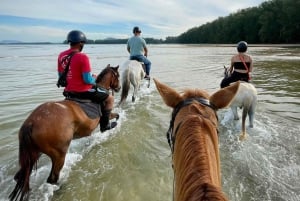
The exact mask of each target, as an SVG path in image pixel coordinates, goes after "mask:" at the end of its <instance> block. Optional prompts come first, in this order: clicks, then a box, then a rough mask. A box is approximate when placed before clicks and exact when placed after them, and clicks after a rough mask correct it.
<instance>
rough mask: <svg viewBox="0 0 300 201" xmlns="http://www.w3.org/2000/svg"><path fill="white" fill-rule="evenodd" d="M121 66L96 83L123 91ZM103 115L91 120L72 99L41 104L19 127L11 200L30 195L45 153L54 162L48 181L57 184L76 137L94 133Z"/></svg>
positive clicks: (107, 68)
mask: <svg viewBox="0 0 300 201" xmlns="http://www.w3.org/2000/svg"><path fill="white" fill-rule="evenodd" d="M118 68H119V66H117V67H110V65H108V66H107V67H106V68H105V69H104V70H103V71H102V72H101V73H100V74H99V75H98V76H97V78H96V85H97V86H101V87H104V88H106V89H112V90H114V91H116V92H117V91H119V90H120V82H119V71H118ZM99 120H100V118H95V119H90V118H89V117H88V116H87V115H86V113H85V112H84V111H83V110H82V109H81V107H80V106H79V104H78V103H77V102H75V101H71V100H62V101H56V102H46V103H44V104H41V105H40V106H38V107H37V108H36V109H35V110H34V111H33V112H32V113H31V114H30V115H29V117H28V118H27V119H26V120H25V122H24V123H23V125H22V127H21V128H20V130H19V165H20V169H19V171H18V172H17V173H16V175H15V177H14V179H15V181H16V182H17V184H16V186H15V188H14V190H13V191H12V193H11V194H10V195H9V198H10V200H11V201H12V200H18V198H19V200H27V199H28V198H29V190H30V188H29V179H30V174H31V172H32V169H33V168H35V169H37V161H38V159H39V157H40V155H41V154H42V153H44V154H46V155H48V156H49V157H50V159H51V161H52V168H51V172H50V175H49V177H48V179H47V182H48V183H50V184H54V183H57V181H58V179H59V173H60V171H61V169H62V167H63V165H64V162H65V157H66V154H67V151H68V148H69V145H70V142H71V140H72V139H75V138H81V137H86V136H89V135H91V133H92V131H93V130H94V129H95V128H96V127H97V125H98V124H99Z"/></svg>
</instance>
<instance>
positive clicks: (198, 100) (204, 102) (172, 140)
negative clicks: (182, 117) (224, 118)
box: [166, 97, 217, 153]
mask: <svg viewBox="0 0 300 201" xmlns="http://www.w3.org/2000/svg"><path fill="white" fill-rule="evenodd" d="M194 102H196V103H199V104H201V105H204V106H207V107H209V108H211V109H212V110H213V111H214V112H215V107H214V106H213V105H212V104H211V103H210V102H209V100H207V99H205V98H197V97H196V98H188V99H185V100H183V101H181V102H179V103H178V104H177V105H176V107H175V108H174V110H173V112H172V118H171V120H170V126H169V129H168V131H167V134H166V135H167V139H168V143H169V146H170V148H171V151H172V153H174V144H175V139H176V133H177V131H178V129H179V127H180V125H181V123H182V122H180V123H179V124H178V126H177V127H176V129H175V130H174V122H175V118H176V115H177V114H178V112H179V110H180V109H181V108H183V107H185V106H187V105H190V104H192V103H194ZM199 115H201V114H199ZM216 116H217V115H216Z"/></svg>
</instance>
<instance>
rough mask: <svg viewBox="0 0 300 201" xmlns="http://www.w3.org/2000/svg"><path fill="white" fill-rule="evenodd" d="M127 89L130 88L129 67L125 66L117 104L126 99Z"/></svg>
mask: <svg viewBox="0 0 300 201" xmlns="http://www.w3.org/2000/svg"><path fill="white" fill-rule="evenodd" d="M129 89H130V79H129V68H126V69H125V70H124V73H123V80H122V92H121V100H120V103H119V104H121V103H122V102H123V101H125V100H126V98H127V96H128V92H129Z"/></svg>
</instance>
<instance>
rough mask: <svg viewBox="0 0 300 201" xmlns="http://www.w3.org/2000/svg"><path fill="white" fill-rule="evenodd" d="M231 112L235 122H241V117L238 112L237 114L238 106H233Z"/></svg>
mask: <svg viewBox="0 0 300 201" xmlns="http://www.w3.org/2000/svg"><path fill="white" fill-rule="evenodd" d="M231 111H232V113H233V118H234V120H239V119H240V118H239V115H238V112H237V107H236V106H231Z"/></svg>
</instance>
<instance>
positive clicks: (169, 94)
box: [153, 78, 182, 108]
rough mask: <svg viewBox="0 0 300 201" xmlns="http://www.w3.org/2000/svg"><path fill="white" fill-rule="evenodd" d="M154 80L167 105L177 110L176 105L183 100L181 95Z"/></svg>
mask: <svg viewBox="0 0 300 201" xmlns="http://www.w3.org/2000/svg"><path fill="white" fill-rule="evenodd" d="M153 80H154V83H155V85H156V88H157V90H158V92H159V94H160V95H161V97H162V99H163V101H164V102H165V104H166V105H167V106H169V107H172V108H175V107H176V105H177V104H178V103H179V102H180V101H181V100H182V97H181V96H180V94H179V93H178V92H176V91H175V90H174V89H172V88H170V87H169V86H167V85H165V84H163V83H161V82H159V81H158V80H156V79H155V78H153Z"/></svg>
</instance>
